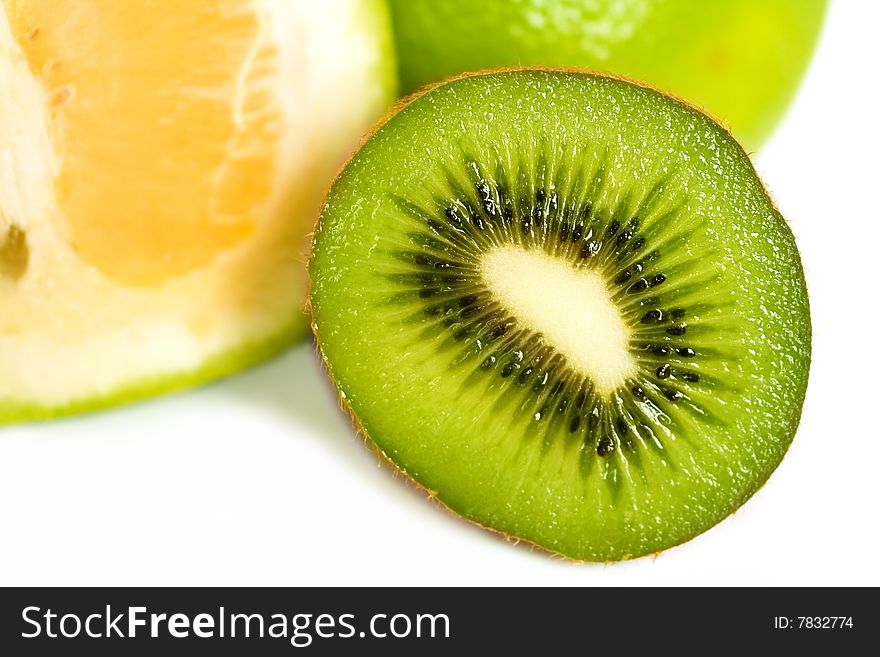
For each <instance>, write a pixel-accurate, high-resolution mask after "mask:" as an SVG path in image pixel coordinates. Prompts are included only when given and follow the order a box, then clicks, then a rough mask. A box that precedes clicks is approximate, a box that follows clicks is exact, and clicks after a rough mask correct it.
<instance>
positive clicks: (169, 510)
mask: <svg viewBox="0 0 880 657" xmlns="http://www.w3.org/2000/svg"><path fill="white" fill-rule="evenodd" d="M878 9H880V3H873V2H868V1H856V0H838V1H837V2H835V3H834V4H833V6H832V7H831V10H830V13H829V16H828V19H827V23H826V27H825V32H824V34H823V37H822V40H821V42H820V45H819V48H818V51H817V54H816V57H815V59H814V61H813V66H812V68H811V70H810V73H809V75H808V77H807V79H806V81H805V84H804V85H803V86H802V88H801V91H800V93H799V95H798V97H797V99H796V101H795V103H794V105H793V106H792V108H791V110H790V112H789V114H788V116H787V118H786V120H785V121H784V122H783V124H782V125H781V127H780V128H779V129H778V130H777V132H776V134H775V135H774V137H773V138H772V140H771V141H770V142H768V144H767V145H766V146H765V147H764V148H763V149H762V151H761V152H760V154H759V155H758V157H757V167H758V170H759V172H760V174H761V175H762V177H763V179H764V181H765V182H766V184H767V186H768V188H769V189H770V190H771V193H772V194H773V196H774V197H775V199H776V201H777V204H778V206H779V208H780V210H781V211H782V213H783V215H784V216H785V217H786V218H787V219H788V220H789V222H790V224H791V227H792V229H793V231H794V233H795V235H796V237H797V238H798V242H799V245H800V249H801V252H802V256H803V260H804V263H805V267H806V274H807V281H808V285H809V290H810V296H811V302H812V312H813V323H814V334H815V335H814V352H813V367H812V372H811V376H810V387H809V392H808V395H807V401H806V405H805V408H804V414H803V419H802V424H801V429H800V431H799V432H798V435H797V438H796V439H795V442H794V444H793V446H792V448H791V450H790V452H789V454H788V456H787V457H786V459H785V460H784V462H783V463H782V465H781V466H780V467H779V469H778V470H777V472H776V473H775V474H774V475H773V476H772V477H771V478H770V481H769V482H768V484H767V485H766V486H765V487H764V488H763V489H762V490H761V491H759V492H758V494H757V495H755V497H754V498H752V500H751V501H750V502H749V503H747V504H746V505H745V506H744V507H743V508H742V509H740V510H739V511H738V512H737V513H736V515H735V516H733V517H731V518H729V519H728V520H726V521H725V522H723V523H721V524H720V525H719V526H717V527H715V528H714V529H712V530H710V531H709V532H707V533H705V534H703V535H702V536H699V537H697V538H696V539H694V540H692V541H690V542H689V543H687V544H685V545H683V546H680V547H677V548H673V549H671V550H668V551H666V552H664V553H663V554H661V555H660V556H659V557H657V558H646V559H641V560H638V561H634V562H628V563H621V564H615V565H609V566H604V565H574V564H571V563H568V562H565V561H561V560H557V559H553V558H550V557H548V556H546V555H545V554H543V553H541V552H536V551H533V550H531V549H529V548H527V547H524V546H522V545H520V546H514V545H511V544H508V543H506V542H505V541H504V540H502V539H500V538H497V537H496V536H494V535H491V534H489V533H487V532H485V531H483V530H481V529H478V528H477V527H475V526H472V525H470V524H468V523H466V522H464V521H462V520H460V519H458V518H455V517H453V516H451V515H449V514H448V513H446V512H444V511H442V510H441V509H439V508H438V507H436V506H435V505H433V504H432V503H430V502H429V501H428V500H426V499H425V498H424V496H423V494H422V493H420V492H418V491H417V490H416V489H415V488H414V487H413V486H412V485H409V484H408V483H407V482H406V481H404V479H403V478H401V477H395V476H394V475H393V474H392V473H391V472H390V471H389V469H388V468H387V466H384V465H380V464H379V463H378V462H377V460H376V458H375V457H374V456H373V454H372V453H371V452H370V451H369V450H368V449H366V448H365V446H364V445H363V442H362V441H361V440H360V439H359V438H357V437H355V435H354V433H353V432H352V431H351V430H350V428H349V426H348V423H347V420H346V419H345V417H343V415H342V414H341V413H340V412H339V411H338V409H337V407H336V403H335V398H334V395H333V393H332V391H331V389H330V388H329V386H328V385H327V383H326V382H325V380H324V379H323V377H322V374H321V370H320V366H319V364H318V361H317V359H316V358H315V355H314V353H313V350H312V347H311V345H301V346H299V347H296V348H295V349H293V350H292V351H290V352H289V353H288V354H286V355H285V356H283V357H281V358H280V359H278V360H276V361H274V362H272V363H270V364H268V365H265V366H263V367H260V368H257V369H254V370H252V371H250V372H247V373H245V374H243V375H240V376H237V377H233V378H231V379H228V380H226V381H223V382H221V383H218V384H215V385H212V386H209V387H207V388H204V389H201V390H197V391H194V392H189V393H184V394H178V395H174V396H171V397H166V398H164V399H160V400H156V401H152V402H147V403H142V404H140V405H137V406H133V407H129V408H125V409H120V410H116V411H111V412H106V413H103V414H99V415H93V416H89V417H84V418H78V419H73V420H66V421H61V422H55V423H49V424H42V425H32V426H24V427H15V428H11V429H6V430H3V431H0V585H13V584H20V585H40V584H43V585H47V584H59V585H60V584H83V585H84V584H90V585H171V584H181V585H198V584H201V585H244V584H251V585H282V584H285V585H306V584H309V585H341V584H382V585H384V584H389V585H391V584H398V585H432V584H433V585H483V584H495V585H508V584H522V585H539V584H540V585H617V584H621V585H630V584H638V585H652V584H664V585H685V584H693V585H745V584H752V585H781V584H788V585H860V584H870V585H874V586H876V585H878V584H880V568H878V563H880V561H878V559H877V555H876V547H877V545H878V543H880V530H878V525H880V508H878V507H880V505H878V502H880V493H878V490H880V489H878V482H880V418H874V417H873V412H874V411H875V410H878V409H880V394H878V393H880V357H878V353H880V315H878V306H880V295H878V288H875V287H874V285H876V284H878V275H877V272H878V270H880V262H878V260H880V258H878V256H877V254H878V252H880V200H878V197H877V195H878V194H880V138H878V135H880V129H878V121H880V118H878V103H877V99H878V98H877V96H878V94H877V85H876V75H875V73H876V67H877V65H878V64H880V48H878V37H877V34H876V28H877V25H880V11H878Z"/></svg>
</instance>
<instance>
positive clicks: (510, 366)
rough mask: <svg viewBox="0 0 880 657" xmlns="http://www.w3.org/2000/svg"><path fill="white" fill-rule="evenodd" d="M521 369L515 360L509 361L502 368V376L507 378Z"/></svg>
mask: <svg viewBox="0 0 880 657" xmlns="http://www.w3.org/2000/svg"><path fill="white" fill-rule="evenodd" d="M518 369H519V363H518V362H516V361H515V360H511V361H508V362H506V363H505V364H504V366H503V367H502V368H501V377H502V378H504V379H506V378H507V377H509V376H510V375H511V374H513V373H514V372H515V371H516V370H518Z"/></svg>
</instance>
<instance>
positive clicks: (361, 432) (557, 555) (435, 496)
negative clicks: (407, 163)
mask: <svg viewBox="0 0 880 657" xmlns="http://www.w3.org/2000/svg"><path fill="white" fill-rule="evenodd" d="M520 71H534V72H548V73H571V74H577V75H587V76H590V77H596V78H610V79H614V80H619V81H621V82H626V83H629V84H631V85H633V86H636V87H641V88H643V89H648V90H650V91H653V92H655V93H658V94H660V95H662V96H664V97H667V98H670V99H672V100H673V101H675V102H677V103H678V104H680V105H681V106H682V107H684V108H685V109H686V110H688V111H690V112H693V113H695V114H697V115H699V116H704V117H707V118H709V120H711V121H712V122H713V123H715V125H717V126H718V127H719V128H720V129H721V130H722V131H723V132H724V133H725V134H726V135H727V136H728V137H729V138H730V141H731V142H732V143H733V144H735V145H736V148H738V149H739V152H740V154H741V155H742V156H743V157H744V158H745V160H746V161H747V162H748V163H749V166H750V167H751V169H752V174H753V175H754V176H755V178H756V179H757V180H758V181H759V182H760V183H761V186H762V188H763V189H764V192H765V194H767V197H768V199H769V200H770V203H771V206H772V208H773V216H774V217H775V219H776V220H777V221H779V222H782V223H785V224H787V222H786V220H785V219H784V218H783V216H782V215H781V213H780V212H779V210H778V208H777V207H776V202H775V200H774V199H773V197H772V196H771V195H770V193H769V192H768V191H767V187H766V185H764V181H763V180H761V178H760V176H759V175H758V172H757V171H756V170H755V167H754V163H753V162H752V158H751V155H750V154H749V153H748V152H747V151H746V150H745V149H744V148H743V147H742V145H741V144H740V143H739V141H737V139H736V138H735V137H733V135H732V133H731V131H730V128H729V126H728V125H726V124H725V123H724V122H723V121H721V120H720V119H719V118H718V117H716V116H714V115H713V114H711V113H710V112H707V111H705V110H704V109H703V108H701V107H699V106H698V105H696V104H694V103H691V102H689V101H687V100H685V99H683V98H681V97H680V96H678V95H676V94H674V93H671V92H668V91H664V90H661V89H658V88H657V87H655V86H653V85H650V84H647V83H645V82H642V81H640V80H634V79H632V78H627V77H625V76H622V75H618V74H612V73H608V72H605V71H600V70H597V69H592V68H577V67H548V66H522V67H506V68H498V69H485V70H482V71H475V72H465V73H461V74H459V75H455V76H453V77H450V78H447V79H445V80H441V81H439V82H434V83H431V84H428V85H426V86H424V87H422V88H420V89H418V90H417V91H415V92H413V93H411V94H409V95H407V96H404V97H403V98H401V99H400V100H398V101H397V102H396V103H395V104H394V106H393V107H392V108H391V109H390V110H389V111H388V113H387V114H385V115H384V116H383V117H382V118H380V119H379V120H378V121H377V122H376V123H375V124H374V125H373V127H372V128H370V129H369V130H368V131H367V132H365V133H364V134H363V136H362V137H361V138H360V139H359V140H358V142H357V144H356V146H355V147H354V149H353V150H352V151H351V153H350V154H349V156H348V157H347V158H346V160H345V162H344V163H343V164H342V165H341V166H340V167H339V169H338V170H337V172H336V174H335V175H334V176H333V180H332V182H331V183H330V184H329V185H328V187H327V189H326V190H325V192H324V197H323V202H322V203H321V205H320V208H321V210H319V211H318V213H317V215H316V217H315V221H314V224H313V226H314V229H313V231H312V233H311V236H310V237H311V239H310V240H309V245H310V248H309V251H308V253H306V254H305V257H306V260H307V267H306V273H307V277H306V278H307V286H308V288H307V293H306V302H305V312H306V313H307V314H308V315H309V317H310V318H311V322H310V327H311V330H312V335H313V338H314V345H315V351H316V353H317V355H318V356H319V357H320V360H321V368H322V370H323V371H324V373H325V374H326V376H327V379H328V381H329V382H330V384H331V385H332V387H333V390H334V392H335V393H336V398H337V403H338V405H339V408H340V410H341V411H342V412H343V413H344V414H345V415H346V416H347V417H348V420H349V422H350V423H351V425H352V427H353V428H354V431H355V434H356V435H358V436H360V437H361V438H362V439H363V441H364V444H365V445H366V446H367V447H368V448H369V449H370V450H371V451H372V452H373V453H374V454H375V455H376V456H377V457H378V458H379V460H380V461H382V462H384V463H385V464H387V465H388V466H389V469H390V472H391V473H392V476H394V477H396V476H398V475H403V476H404V477H405V479H406V481H407V482H408V483H409V484H411V485H412V486H414V487H415V488H416V489H417V490H419V491H420V492H422V493H423V494H424V495H425V497H426V498H427V499H429V500H430V501H432V502H433V503H434V504H435V505H437V506H439V507H440V508H442V509H443V510H444V511H446V512H447V513H449V514H451V515H452V516H455V517H457V518H460V519H462V520H464V521H466V522H468V523H470V524H473V525H476V526H478V527H480V528H482V529H484V530H486V531H487V532H490V533H491V534H494V535H496V536H499V537H501V538H503V539H504V540H505V541H506V542H508V543H513V544H514V545H520V544H522V545H524V546H527V547H528V548H530V550H531V551H532V552H541V553H544V554H546V555H548V556H550V557H552V558H554V559H559V560H562V561H567V562H569V563H572V564H577V565H582V566H598V565H604V566H608V565H614V564H617V563H620V562H624V561H631V560H633V557H632V556H631V555H630V554H624V555H622V556H621V557H620V558H618V559H614V560H607V561H604V562H601V561H599V562H596V561H586V560H582V559H575V558H572V557H570V556H568V555H566V554H563V553H561V552H557V551H555V550H552V549H551V548H548V547H545V546H543V545H539V544H538V543H535V542H534V541H531V540H529V539H527V538H523V537H520V536H516V535H513V534H508V533H506V532H503V531H501V530H499V529H495V528H494V527H490V526H488V525H485V524H483V523H481V522H480V521H478V520H476V519H474V518H470V517H468V516H466V515H464V514H462V513H459V512H458V511H456V510H455V509H453V508H451V507H450V506H449V505H447V504H446V503H445V502H444V501H443V500H442V499H441V498H440V497H439V494H440V492H439V491H436V490H431V489H430V488H428V487H427V486H424V485H423V484H421V483H420V482H419V481H417V480H416V479H414V478H413V477H412V476H411V475H410V474H409V473H408V472H407V471H406V470H405V469H404V468H402V467H400V466H399V465H398V464H397V463H395V462H394V460H393V459H392V458H391V457H390V456H388V454H386V453H385V451H384V450H383V449H382V448H381V447H380V446H379V444H378V443H377V442H376V441H375V440H374V439H373V438H372V437H371V436H370V434H369V433H368V432H367V430H366V427H364V425H363V423H362V422H361V421H360V418H358V416H357V414H356V413H355V411H354V409H353V408H352V406H351V404H350V403H349V402H348V401H347V400H346V399H345V398H343V397H342V396H341V395H340V394H339V385H338V383H337V381H336V378H335V377H334V376H333V373H332V371H331V370H330V367H329V366H328V365H327V362H328V361H327V359H326V357H325V354H324V350H323V348H322V346H321V338H320V335H319V332H318V327H317V325H316V324H315V321H314V315H313V313H312V278H311V267H310V266H311V262H312V255H313V252H314V246H315V238H316V235H317V232H318V229H319V225H318V224H319V220H320V217H321V213H322V212H323V208H324V206H325V205H326V203H327V198H328V196H329V194H330V190H331V189H332V188H333V186H334V185H335V184H336V181H337V180H338V178H339V177H340V176H341V175H342V173H343V172H344V171H345V169H346V168H347V167H348V165H349V163H350V162H351V160H352V159H353V158H354V157H355V156H356V155H357V154H358V152H360V150H361V148H363V146H364V144H366V143H367V142H368V141H369V140H370V139H371V138H372V137H373V135H375V134H376V133H377V132H378V131H379V130H381V129H382V127H383V126H384V125H385V124H386V123H388V121H390V120H391V119H392V118H393V117H394V116H396V115H397V114H398V113H399V112H400V111H401V110H403V109H404V108H405V107H407V106H408V105H410V104H411V103H413V102H414V101H416V100H418V99H419V98H421V97H422V96H424V95H425V94H427V93H430V92H431V91H433V90H434V89H436V88H438V87H441V86H444V85H446V84H449V83H451V82H455V81H456V80H462V79H466V78H472V77H481V76H484V75H491V74H495V73H511V72H520ZM789 230H790V229H789ZM794 257H795V258H796V260H797V262H798V264H799V265H800V266H801V279H802V280H801V282H802V283H803V287H804V289H805V290H806V280H805V279H804V274H803V264H802V263H801V259H800V253H799V252H798V250H797V249H796V248H795V249H794ZM807 303H809V299H807ZM807 321H808V322H809V323H810V325H809V330H808V332H807V337H806V339H807V345H806V346H807V348H808V349H807V353H808V354H812V323H811V321H810V318H809V315H808V317H807ZM807 375H808V378H809V360H808V362H807ZM802 407H803V403H801V406H800V407H799V408H798V409H797V413H796V414H795V416H794V417H793V422H792V432H791V437H792V440H793V439H794V435H795V433H796V431H797V427H798V424H799V422H800V416H801V411H802ZM791 442H792V441H791V440H790V441H789V444H788V446H786V451H785V453H784V454H783V456H782V457H781V458H780V461H779V463H781V462H782V459H784V458H785V455H786V454H787V453H788V448H789V446H790V445H791ZM779 463H777V464H776V465H775V466H774V467H773V468H772V469H770V471H769V472H768V473H767V476H766V477H765V478H764V479H763V480H761V481H759V482H757V483H756V485H755V487H754V488H753V489H752V490H750V491H746V492H745V494H744V495H743V496H742V498H741V499H740V500H739V501H738V504H737V505H736V506H735V507H734V510H733V511H731V513H730V514H728V515H727V516H726V517H725V518H723V519H722V520H720V521H718V523H715V524H719V523H720V522H722V521H723V520H725V519H727V518H729V517H731V516H733V515H735V514H736V511H737V510H738V509H739V508H740V507H741V506H742V505H743V504H745V503H746V502H747V501H748V500H749V499H751V497H752V496H753V495H754V494H755V493H757V492H758V491H759V490H760V489H761V488H763V487H764V485H765V484H766V483H767V480H768V479H769V477H770V474H772V473H773V472H774V471H775V470H776V468H777V467H779ZM697 535H699V534H697ZM695 536H696V535H695ZM695 536H689V537H687V538H684V539H682V540H681V541H678V542H677V543H673V544H671V545H669V546H668V547H667V548H665V549H663V550H658V551H656V552H651V553H647V554H644V555H640V556H639V557H637V559H648V558H650V559H651V560H652V561H656V560H657V558H658V557H659V556H660V555H661V554H663V553H664V552H666V551H668V550H669V549H671V548H675V547H678V546H679V545H682V544H684V543H687V542H688V541H690V540H691V539H693V538H695Z"/></svg>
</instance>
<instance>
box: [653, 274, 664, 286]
mask: <svg viewBox="0 0 880 657" xmlns="http://www.w3.org/2000/svg"><path fill="white" fill-rule="evenodd" d="M665 280H666V274H657V275H656V276H654V278H652V279H651V287H656V286H658V285H660V283H663V282H664V281H665Z"/></svg>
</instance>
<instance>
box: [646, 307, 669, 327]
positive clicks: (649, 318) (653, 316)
mask: <svg viewBox="0 0 880 657" xmlns="http://www.w3.org/2000/svg"><path fill="white" fill-rule="evenodd" d="M665 317H666V315H665V314H664V313H663V311H662V310H660V309H659V308H655V309H654V310H649V311H648V312H646V313H645V314H644V315H642V320H641V321H642V324H656V323H657V322H662V321H663V319H664V318H665Z"/></svg>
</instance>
